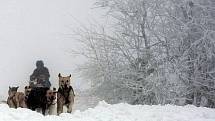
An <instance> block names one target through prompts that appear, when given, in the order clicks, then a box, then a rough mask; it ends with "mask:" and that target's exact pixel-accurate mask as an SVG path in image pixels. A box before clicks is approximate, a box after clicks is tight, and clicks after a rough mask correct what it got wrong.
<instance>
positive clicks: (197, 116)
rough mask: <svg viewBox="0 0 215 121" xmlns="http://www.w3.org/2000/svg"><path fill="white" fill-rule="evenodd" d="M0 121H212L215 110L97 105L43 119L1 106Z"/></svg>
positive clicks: (30, 113) (35, 114) (37, 114)
mask: <svg viewBox="0 0 215 121" xmlns="http://www.w3.org/2000/svg"><path fill="white" fill-rule="evenodd" d="M0 121H215V110H214V109H208V108H198V107H194V106H184V107H179V106H172V105H166V106H159V105H158V106H147V105H137V106H132V105H129V104H115V105H109V104H107V103H105V102H100V103H99V104H98V105H97V106H96V107H95V108H89V109H87V110H86V111H83V112H81V111H78V110H76V111H75V112H74V113H73V114H61V115H60V116H54V115H52V116H43V115H41V114H39V113H36V112H33V111H30V110H28V109H21V108H19V109H10V108H8V106H7V105H5V104H0Z"/></svg>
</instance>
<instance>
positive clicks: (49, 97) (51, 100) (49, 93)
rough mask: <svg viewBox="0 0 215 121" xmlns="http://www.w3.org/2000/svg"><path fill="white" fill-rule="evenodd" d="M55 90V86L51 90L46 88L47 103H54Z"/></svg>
mask: <svg viewBox="0 0 215 121" xmlns="http://www.w3.org/2000/svg"><path fill="white" fill-rule="evenodd" d="M56 95H57V91H56V88H53V90H47V92H46V98H47V102H48V104H54V100H55V99H56Z"/></svg>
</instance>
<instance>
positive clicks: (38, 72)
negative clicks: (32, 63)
mask: <svg viewBox="0 0 215 121" xmlns="http://www.w3.org/2000/svg"><path fill="white" fill-rule="evenodd" d="M41 75H44V76H45V80H49V77H50V74H49V70H48V69H47V68H46V67H41V68H36V69H35V70H34V72H33V74H32V75H31V76H30V80H31V81H32V80H34V79H39V78H40V76H41Z"/></svg>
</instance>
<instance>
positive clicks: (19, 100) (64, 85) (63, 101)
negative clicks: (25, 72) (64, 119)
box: [7, 73, 75, 115]
mask: <svg viewBox="0 0 215 121" xmlns="http://www.w3.org/2000/svg"><path fill="white" fill-rule="evenodd" d="M58 77H59V88H58V90H56V88H53V89H50V88H47V87H31V86H26V87H25V90H24V92H18V91H17V90H18V88H19V87H9V90H8V99H7V104H8V105H9V107H10V108H19V107H21V108H29V109H31V110H33V111H35V110H36V109H41V110H42V114H43V115H45V112H46V110H48V111H49V114H51V112H52V111H53V110H54V109H53V107H54V105H55V104H56V99H57V115H59V114H61V113H63V106H66V107H67V112H68V113H71V112H72V107H73V104H74V97H75V94H74V90H73V88H72V86H71V83H70V82H71V75H69V76H66V77H63V76H61V74H60V73H59V74H58Z"/></svg>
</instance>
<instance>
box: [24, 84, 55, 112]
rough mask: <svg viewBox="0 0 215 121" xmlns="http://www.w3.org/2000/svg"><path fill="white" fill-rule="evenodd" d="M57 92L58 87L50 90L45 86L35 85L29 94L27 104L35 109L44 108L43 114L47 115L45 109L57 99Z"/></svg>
mask: <svg viewBox="0 0 215 121" xmlns="http://www.w3.org/2000/svg"><path fill="white" fill-rule="evenodd" d="M56 93H57V92H56V89H53V90H50V89H49V88H45V87H34V88H32V89H31V91H30V93H29V95H28V98H27V106H28V108H29V109H31V110H33V111H35V110H36V109H37V108H40V109H42V114H43V115H45V111H46V110H47V109H48V108H49V107H50V106H51V105H52V104H53V102H54V100H55V99H56Z"/></svg>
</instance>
